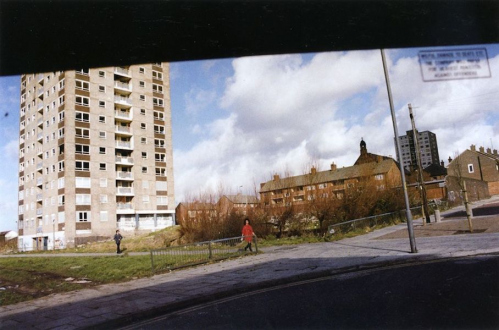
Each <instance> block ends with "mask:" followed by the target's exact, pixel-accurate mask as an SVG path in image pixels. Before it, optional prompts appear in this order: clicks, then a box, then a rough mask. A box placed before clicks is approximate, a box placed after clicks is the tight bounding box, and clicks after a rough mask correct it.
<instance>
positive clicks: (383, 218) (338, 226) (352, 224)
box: [327, 202, 443, 235]
mask: <svg viewBox="0 0 499 330" xmlns="http://www.w3.org/2000/svg"><path fill="white" fill-rule="evenodd" d="M438 205H441V204H438ZM429 206H430V211H433V210H434V209H435V208H436V207H437V205H436V204H435V203H434V202H433V203H430V204H429ZM442 206H443V205H442ZM410 210H411V215H412V216H413V217H416V216H417V217H420V216H422V213H423V212H422V208H421V206H416V207H412V208H411V209H410ZM430 213H433V212H430ZM406 221H407V216H406V212H405V210H400V211H397V212H392V213H384V214H379V215H374V216H370V217H365V218H360V219H354V220H349V221H345V222H340V223H335V224H333V225H330V226H328V227H327V234H328V235H333V234H335V233H338V232H339V233H343V234H344V233H348V232H350V231H354V230H357V229H361V228H373V227H376V226H378V225H391V224H396V223H397V222H406Z"/></svg>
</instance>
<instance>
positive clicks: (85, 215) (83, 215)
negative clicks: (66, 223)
mask: <svg viewBox="0 0 499 330" xmlns="http://www.w3.org/2000/svg"><path fill="white" fill-rule="evenodd" d="M76 221H77V222H88V221H90V212H87V211H84V212H76Z"/></svg>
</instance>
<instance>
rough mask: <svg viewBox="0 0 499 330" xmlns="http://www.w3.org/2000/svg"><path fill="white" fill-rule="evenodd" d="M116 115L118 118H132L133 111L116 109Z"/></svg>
mask: <svg viewBox="0 0 499 330" xmlns="http://www.w3.org/2000/svg"><path fill="white" fill-rule="evenodd" d="M114 116H115V117H116V118H123V119H132V113H131V112H130V111H120V110H115V111H114Z"/></svg>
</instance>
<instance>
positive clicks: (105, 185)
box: [99, 178, 107, 188]
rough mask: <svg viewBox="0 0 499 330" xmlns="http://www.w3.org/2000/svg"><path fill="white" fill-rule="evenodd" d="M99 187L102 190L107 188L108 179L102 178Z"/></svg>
mask: <svg viewBox="0 0 499 330" xmlns="http://www.w3.org/2000/svg"><path fill="white" fill-rule="evenodd" d="M99 186H100V187H101V188H105V187H107V179H106V178H101V179H100V181H99Z"/></svg>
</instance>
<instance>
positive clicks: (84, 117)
mask: <svg viewBox="0 0 499 330" xmlns="http://www.w3.org/2000/svg"><path fill="white" fill-rule="evenodd" d="M75 120H76V121H83V122H87V123H88V122H89V121H90V114H88V113H85V112H76V113H75Z"/></svg>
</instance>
